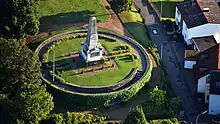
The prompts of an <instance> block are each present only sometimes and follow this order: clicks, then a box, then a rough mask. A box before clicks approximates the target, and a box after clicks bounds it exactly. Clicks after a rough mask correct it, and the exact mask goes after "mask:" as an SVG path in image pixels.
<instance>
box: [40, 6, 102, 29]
mask: <svg viewBox="0 0 220 124" xmlns="http://www.w3.org/2000/svg"><path fill="white" fill-rule="evenodd" d="M93 14H95V12H94V11H90V10H84V11H78V12H68V13H59V14H56V15H50V16H44V17H42V18H40V31H44V30H47V29H48V28H51V27H56V26H60V25H64V24H71V23H79V22H80V23H88V21H89V18H90V17H91V16H92V15H93ZM51 20H52V21H51ZM98 21H99V20H98Z"/></svg>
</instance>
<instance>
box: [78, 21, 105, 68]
mask: <svg viewBox="0 0 220 124" xmlns="http://www.w3.org/2000/svg"><path fill="white" fill-rule="evenodd" d="M102 50H103V47H102V45H101V44H100V43H99V42H98V32H97V21H96V18H95V17H91V18H90V19H89V25H88V32H87V37H86V41H85V42H84V44H83V46H82V50H81V56H82V57H83V58H84V60H85V61H86V63H87V65H95V64H97V63H103V62H104V59H103V56H102Z"/></svg>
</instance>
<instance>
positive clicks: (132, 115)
mask: <svg viewBox="0 0 220 124" xmlns="http://www.w3.org/2000/svg"><path fill="white" fill-rule="evenodd" d="M147 123H148V122H147V120H146V118H145V114H144V112H143V109H142V107H141V106H137V107H136V108H135V109H133V110H132V111H130V112H129V115H128V116H127V117H126V119H125V121H124V124H147Z"/></svg>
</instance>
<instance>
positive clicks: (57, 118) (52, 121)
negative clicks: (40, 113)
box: [40, 114, 65, 124]
mask: <svg viewBox="0 0 220 124" xmlns="http://www.w3.org/2000/svg"><path fill="white" fill-rule="evenodd" d="M40 123H41V124H63V123H65V122H64V119H63V115H62V114H51V115H49V116H48V118H47V119H45V120H43V121H41V122H40Z"/></svg>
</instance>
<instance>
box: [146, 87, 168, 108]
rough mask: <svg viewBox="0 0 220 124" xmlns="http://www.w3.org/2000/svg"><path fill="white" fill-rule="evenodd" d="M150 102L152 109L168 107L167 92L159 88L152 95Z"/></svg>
mask: <svg viewBox="0 0 220 124" xmlns="http://www.w3.org/2000/svg"><path fill="white" fill-rule="evenodd" d="M149 102H150V104H152V105H151V106H152V107H156V108H164V107H165V105H166V91H163V90H160V89H158V88H157V87H156V88H154V90H153V92H151V93H150V97H149Z"/></svg>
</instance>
